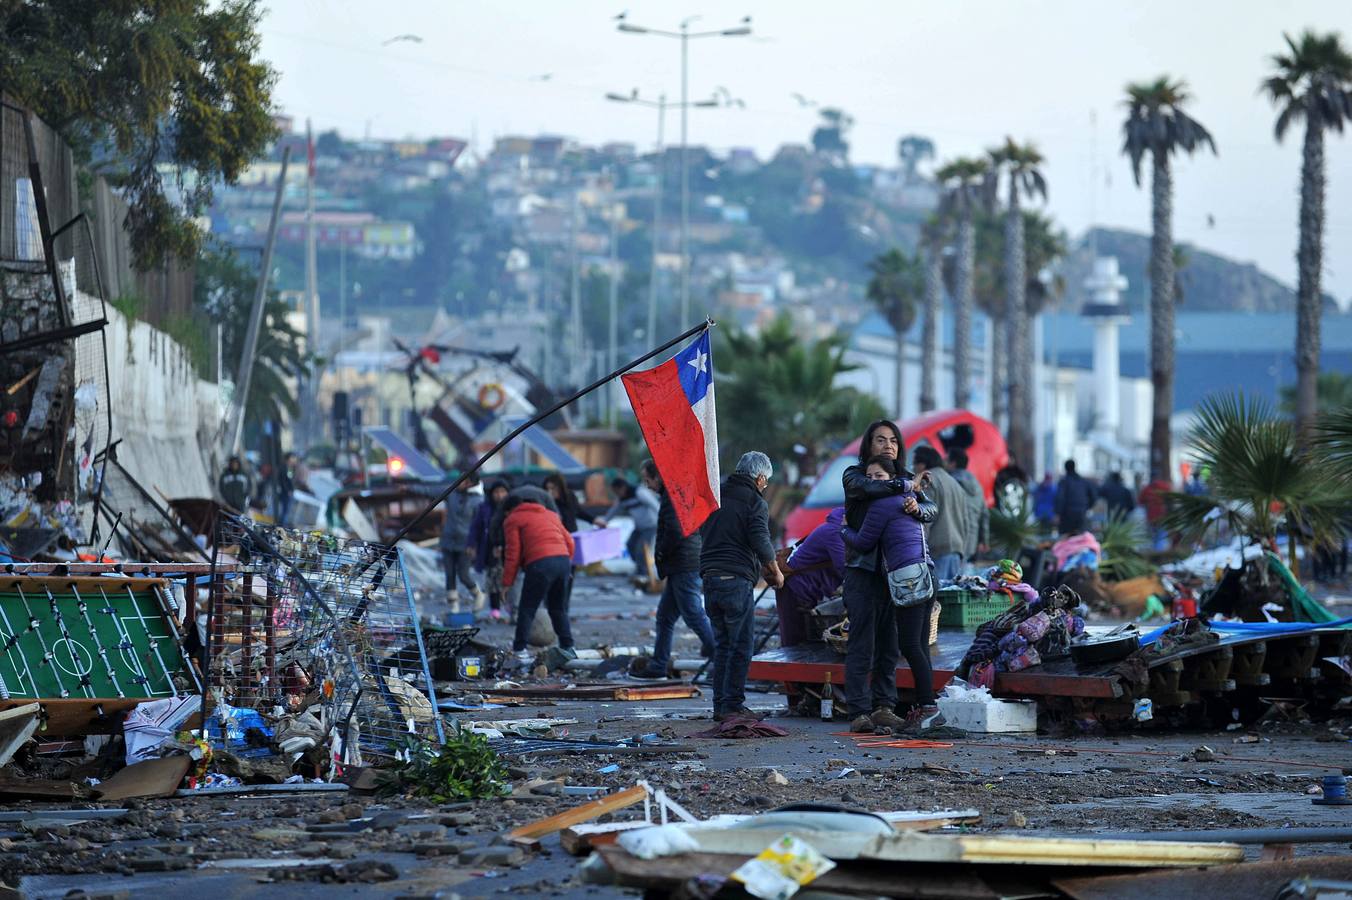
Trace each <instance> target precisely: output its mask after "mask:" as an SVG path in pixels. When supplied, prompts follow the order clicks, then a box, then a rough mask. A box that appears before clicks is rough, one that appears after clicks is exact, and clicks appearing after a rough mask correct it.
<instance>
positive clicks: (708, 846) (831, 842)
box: [689, 828, 1244, 868]
mask: <svg viewBox="0 0 1352 900" xmlns="http://www.w3.org/2000/svg"><path fill="white" fill-rule="evenodd" d="M786 830H787V831H789V833H792V834H797V836H798V837H801V838H802V839H803V840H805V841H807V842H808V843H809V844H811V845H812V846H813V847H815V848H817V850H818V851H819V852H820V853H822V855H824V856H827V857H829V858H830V859H833V860H836V861H840V860H846V859H868V860H885V861H889V862H913V863H915V862H922V863H968V864H980V865H1040V866H1077V867H1082V868H1119V867H1120V868H1156V867H1166V866H1208V865H1219V864H1222V863H1232V862H1240V861H1242V860H1243V859H1244V848H1243V847H1240V846H1239V845H1238V844H1226V843H1200V842H1199V843H1181V842H1178V843H1176V842H1170V841H1129V840H1116V841H1113V840H1095V839H1092V838H1053V837H1034V836H1021V835H999V836H984V835H947V834H945V835H938V834H924V833H920V832H915V831H900V832H894V833H891V834H860V833H850V832H839V831H831V832H826V831H813V830H807V829H805V830H803V831H800V832H795V831H794V830H793V829H792V828H788V829H786ZM689 834H690V836H691V837H693V838H694V839H695V840H696V841H697V842H698V843H699V845H700V849H701V850H703V851H706V852H721V853H741V854H745V855H747V856H754V855H755V854H757V853H760V852H761V851H762V850H764V849H765V846H766V838H765V832H764V831H755V830H745V831H743V830H738V829H736V828H730V829H714V828H700V829H692V830H691V831H690V832H689Z"/></svg>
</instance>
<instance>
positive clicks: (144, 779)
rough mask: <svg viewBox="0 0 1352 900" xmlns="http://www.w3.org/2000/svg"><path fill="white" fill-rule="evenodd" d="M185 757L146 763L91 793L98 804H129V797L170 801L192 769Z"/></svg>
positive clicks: (189, 760) (113, 778)
mask: <svg viewBox="0 0 1352 900" xmlns="http://www.w3.org/2000/svg"><path fill="white" fill-rule="evenodd" d="M192 762H193V761H192V759H191V758H189V757H187V756H166V757H163V758H161V759H148V760H146V761H144V762H138V763H133V764H132V765H130V766H127V767H126V768H124V769H120V770H119V771H118V772H117V774H116V775H114V776H113V777H112V778H109V779H108V780H107V781H105V782H102V783H101V784H99V785H98V786H97V787H96V788H94V792H95V793H96V794H98V796H99V799H100V800H130V799H131V798H133V797H172V796H174V791H176V790H178V786H179V785H180V784H182V783H183V776H185V775H187V774H188V769H190V768H191V767H192Z"/></svg>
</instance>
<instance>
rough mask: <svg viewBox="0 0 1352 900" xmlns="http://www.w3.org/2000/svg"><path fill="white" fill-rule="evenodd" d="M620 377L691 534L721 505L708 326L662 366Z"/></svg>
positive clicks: (679, 515) (686, 530)
mask: <svg viewBox="0 0 1352 900" xmlns="http://www.w3.org/2000/svg"><path fill="white" fill-rule="evenodd" d="M620 380H621V381H623V382H624V389H625V391H626V392H627V393H628V394H629V403H630V404H631V405H632V406H633V407H634V415H635V417H637V419H638V427H639V428H640V429H642V430H643V438H644V440H646V441H647V442H648V451H649V452H650V453H652V455H653V462H654V463H656V464H657V471H658V472H660V473H661V475H662V484H663V485H665V487H666V489H667V494H668V495H669V496H670V497H671V505H672V506H673V507H675V509H676V517H677V518H678V519H680V522H681V531H682V532H683V533H684V534H686V535H690V534H691V533H693V532H694V531H695V529H697V528H699V527H700V526H701V525H703V524H704V520H705V519H707V518H709V514H710V513H712V512H713V511H714V510H716V509H718V483H719V475H718V423H717V421H716V420H715V418H714V360H713V354H712V353H711V352H710V348H709V331H708V329H705V330H704V332H703V333H702V334H700V336H699V339H698V340H696V341H695V342H694V343H693V344H691V345H690V346H689V347H686V348H685V349H684V350H682V351H681V352H680V353H677V354H676V355H675V356H673V357H672V358H671V359H669V360H667V361H666V362H664V363H662V365H660V366H657V367H656V368H652V369H648V370H647V371H645V372H634V373H632V374H629V375H622V376H620Z"/></svg>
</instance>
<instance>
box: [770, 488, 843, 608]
mask: <svg viewBox="0 0 1352 900" xmlns="http://www.w3.org/2000/svg"><path fill="white" fill-rule="evenodd" d="M844 521H845V507H843V506H837V507H836V508H835V509H833V510H831V512H830V513H828V514H827V516H826V521H825V522H823V523H822V524H820V525H818V526H817V527H816V528H814V529H812V533H811V534H809V535H808V536H807V537H805V538H804V539H803V542H802V543H801V544H799V545H798V549H797V550H795V551H793V555H792V556H790V557H789V568H791V569H806V568H807V567H809V566H817V565H820V566H821V568H820V569H813V570H812V571H811V572H804V573H802V574H801V575H793V576H791V577H790V578H789V579H788V580H787V581H785V582H784V588H783V590H784V591H787V592H788V593H789V594H791V595H792V596H793V598H794V599H795V600H797V601H798V603H799V604H800V605H802V606H807V607H812V606H816V605H817V604H818V603H821V602H822V598H824V597H829V596H831V595H832V594H834V593H835V592H836V588H838V587H840V582H841V580H842V579H844V577H845V541H844V540H843V539H842V538H841V536H840V526H841V523H843V522H844ZM826 563H830V565H825V564H826Z"/></svg>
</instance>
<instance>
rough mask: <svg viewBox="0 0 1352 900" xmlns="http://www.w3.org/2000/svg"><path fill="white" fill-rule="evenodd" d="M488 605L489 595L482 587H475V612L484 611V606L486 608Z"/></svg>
mask: <svg viewBox="0 0 1352 900" xmlns="http://www.w3.org/2000/svg"><path fill="white" fill-rule="evenodd" d="M487 605H488V597H487V596H485V594H484V592H483V590H482V589H480V588H475V589H474V611H475V612H482V611H483V608H484V607H485V606H487Z"/></svg>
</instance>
